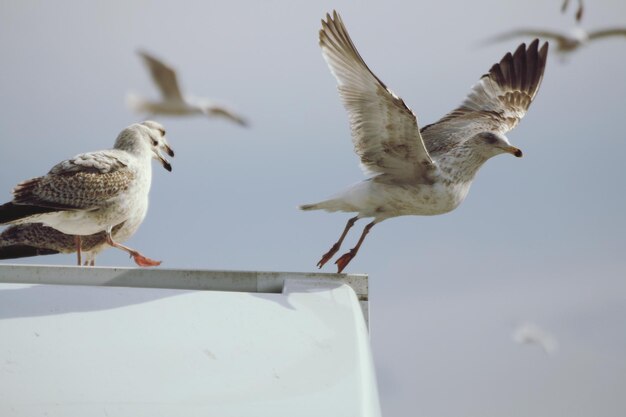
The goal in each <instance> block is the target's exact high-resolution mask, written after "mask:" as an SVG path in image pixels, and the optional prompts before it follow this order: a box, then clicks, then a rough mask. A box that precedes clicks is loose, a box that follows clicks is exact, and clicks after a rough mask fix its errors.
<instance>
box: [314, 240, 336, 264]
mask: <svg viewBox="0 0 626 417" xmlns="http://www.w3.org/2000/svg"><path fill="white" fill-rule="evenodd" d="M338 250H339V244H338V243H335V244H334V245H333V247H332V248H330V250H329V251H328V252H326V253H325V254H324V255H323V256H322V259H320V261H319V262H318V263H317V267H318V268H319V269H321V268H322V267H323V266H324V264H326V262H328V261H330V258H332V257H333V255H334V254H335V253H337V251H338Z"/></svg>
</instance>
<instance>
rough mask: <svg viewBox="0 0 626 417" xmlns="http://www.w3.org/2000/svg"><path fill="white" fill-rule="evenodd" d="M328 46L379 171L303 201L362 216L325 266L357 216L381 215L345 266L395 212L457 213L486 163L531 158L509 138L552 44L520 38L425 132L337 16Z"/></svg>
mask: <svg viewBox="0 0 626 417" xmlns="http://www.w3.org/2000/svg"><path fill="white" fill-rule="evenodd" d="M319 42H320V46H321V48H322V53H323V55H324V58H325V60H326V62H327V63H328V66H329V67H330V70H331V72H332V73H333V75H334V76H335V78H336V79H337V82H338V84H339V94H340V96H341V98H342V100H343V104H344V106H345V108H346V110H347V111H348V115H349V119H350V125H351V129H352V142H353V144H354V149H355V151H356V153H357V155H358V156H359V157H360V159H361V165H362V167H363V169H364V171H365V173H366V174H370V175H371V176H370V178H368V179H367V180H365V181H362V182H360V183H358V184H355V185H353V186H352V187H350V188H348V189H347V190H345V191H343V192H341V193H339V194H337V195H335V196H334V197H332V198H330V199H329V200H326V201H322V202H320V203H316V204H307V205H303V206H301V207H300V208H301V209H302V210H326V211H331V212H334V211H344V212H356V213H358V214H357V215H356V216H355V217H352V218H351V219H350V220H348V223H347V224H346V227H345V229H344V231H343V233H342V234H341V237H340V238H339V240H338V241H337V243H335V244H334V245H333V246H332V247H331V249H330V250H329V251H328V252H327V253H325V254H324V255H323V256H322V259H321V260H320V261H319V262H318V264H317V265H318V267H320V268H321V267H322V266H323V265H324V264H325V263H326V262H328V260H329V259H331V258H332V256H333V255H334V254H335V253H336V252H337V251H338V250H339V248H340V247H341V244H342V242H343V240H344V238H345V237H346V234H347V233H348V231H349V230H350V228H351V227H352V226H353V225H354V223H355V222H356V221H357V220H359V219H361V218H363V217H373V218H374V220H373V221H372V222H371V223H369V224H368V225H367V226H365V229H364V230H363V233H362V234H361V237H360V238H359V240H358V243H357V244H356V246H355V247H354V248H352V249H351V250H350V251H349V252H347V253H345V254H344V255H343V256H341V257H340V258H339V259H338V260H337V261H336V262H335V264H336V265H337V267H338V272H341V271H343V269H344V268H345V267H346V265H348V263H349V262H350V261H351V260H352V259H353V258H354V257H355V255H356V254H357V252H358V250H359V248H360V247H361V244H362V243H363V240H364V239H365V236H366V235H367V233H368V232H369V231H370V229H371V228H372V227H373V226H374V225H375V224H377V223H380V222H382V221H383V220H386V219H389V218H391V217H396V216H406V215H435V214H443V213H446V212H449V211H451V210H454V209H455V208H456V207H457V206H458V205H459V204H460V203H461V202H462V201H463V199H464V198H465V196H466V195H467V193H468V191H469V188H470V185H471V184H472V181H473V179H474V176H475V175H476V172H477V171H478V169H479V168H480V167H481V166H482V164H483V163H485V161H487V160H488V159H489V158H491V157H493V156H496V155H498V154H501V153H510V154H513V155H515V156H517V157H521V156H522V151H521V150H519V149H517V148H515V147H513V146H511V144H510V143H509V141H508V139H507V138H506V136H504V134H505V133H506V132H508V131H509V130H511V129H513V128H514V127H515V126H516V125H517V123H518V122H519V120H520V119H521V118H522V117H523V116H524V115H525V114H526V111H527V110H528V106H530V103H531V102H532V100H533V98H534V97H535V94H536V93H537V89H538V88H539V84H540V83H541V80H542V78H543V71H544V68H545V65H546V57H547V54H548V44H547V43H546V44H544V45H543V46H542V47H541V49H539V48H538V45H539V41H538V40H535V41H533V42H532V43H531V44H530V45H529V46H528V48H526V45H524V44H521V45H520V46H519V48H517V50H516V51H515V53H514V54H513V55H511V54H510V53H508V54H506V55H505V56H504V58H502V60H501V61H500V62H499V63H498V64H495V65H493V66H492V67H491V69H490V70H489V73H488V74H486V75H483V77H482V78H481V79H480V81H479V82H478V83H477V84H476V85H474V87H473V88H472V91H471V92H470V94H469V95H468V97H467V98H466V99H465V101H464V102H463V103H462V104H461V106H460V107H458V108H457V109H455V110H453V111H452V112H450V113H448V114H447V115H445V116H444V117H443V118H442V119H440V120H439V121H438V122H436V123H434V124H431V125H428V126H426V127H424V128H423V129H422V130H421V131H420V129H419V127H418V124H417V118H416V116H415V114H414V113H413V112H412V111H411V110H410V109H409V108H408V107H407V106H406V105H405V104H404V101H403V100H402V99H401V98H399V97H398V96H396V95H395V94H394V93H393V92H392V91H391V90H389V89H388V88H387V86H385V84H384V83H383V82H382V81H381V80H380V79H379V78H378V77H376V76H375V75H374V73H372V72H371V71H370V69H369V68H368V67H367V65H366V64H365V61H363V58H361V55H359V53H358V52H357V50H356V48H355V46H354V44H353V43H352V40H351V39H350V36H349V35H348V31H347V30H346V28H345V26H344V24H343V22H342V20H341V17H340V16H339V15H338V14H337V12H334V13H333V16H332V17H331V16H330V15H328V14H327V15H326V20H325V21H324V20H322V29H321V30H320V33H319Z"/></svg>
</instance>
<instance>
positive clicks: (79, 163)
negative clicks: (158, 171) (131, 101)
mask: <svg viewBox="0 0 626 417" xmlns="http://www.w3.org/2000/svg"><path fill="white" fill-rule="evenodd" d="M161 148H163V149H166V150H167V151H166V152H167V153H168V154H169V155H170V156H174V152H173V151H172V149H171V148H170V147H169V145H168V144H167V140H166V138H165V129H164V128H163V126H161V125H160V124H159V123H156V122H152V121H146V122H143V123H136V124H133V125H131V126H129V127H127V128H126V129H124V130H122V132H121V133H120V134H119V136H118V137H117V140H116V141H115V146H114V148H113V149H110V150H104V151H97V152H90V153H84V154H80V155H77V156H75V157H74V158H72V159H68V160H65V161H63V162H61V163H59V164H57V165H55V166H54V167H53V168H52V169H51V170H50V172H48V174H46V175H44V176H42V177H37V178H33V179H30V180H27V181H23V182H21V183H20V184H18V185H17V186H16V187H15V188H14V189H13V201H11V202H8V203H5V204H3V205H1V206H0V224H2V225H4V224H13V225H15V224H24V223H42V224H44V225H46V226H48V227H52V228H54V229H56V230H58V231H60V232H62V233H65V234H67V235H71V236H73V237H74V240H75V245H76V251H77V254H78V264H79V265H80V264H81V248H82V236H88V235H93V234H96V233H100V232H103V231H104V233H105V240H106V243H107V244H108V245H110V246H113V247H116V248H119V249H122V250H124V251H126V252H127V253H129V254H130V255H131V256H132V257H133V258H134V260H135V262H136V263H137V264H138V265H140V266H156V265H159V264H160V262H159V261H154V260H152V259H150V258H147V257H145V256H143V255H142V254H141V253H139V252H138V251H136V250H134V249H131V248H128V247H126V246H124V245H122V244H121V243H119V242H116V241H115V240H114V238H113V234H112V233H113V228H114V227H115V226H116V225H119V224H122V223H123V222H125V221H127V220H129V219H131V218H133V217H136V216H138V215H139V214H140V213H141V211H142V210H146V208H147V205H148V193H149V191H150V184H151V182H152V165H151V162H150V161H151V160H152V159H157V160H158V161H160V162H161V164H162V165H163V167H164V168H165V169H166V170H168V171H171V170H172V167H171V165H170V163H169V162H168V161H167V159H165V158H164V157H163V155H161V153H160V149H161Z"/></svg>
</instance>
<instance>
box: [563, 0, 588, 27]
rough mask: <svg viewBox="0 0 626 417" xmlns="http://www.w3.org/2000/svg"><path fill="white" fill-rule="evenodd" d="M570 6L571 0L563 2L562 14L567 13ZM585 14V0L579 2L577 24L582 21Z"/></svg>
mask: <svg viewBox="0 0 626 417" xmlns="http://www.w3.org/2000/svg"><path fill="white" fill-rule="evenodd" d="M568 5H569V0H563V5H562V6H561V13H565V11H566V10H567V6H568ZM583 12H584V5H583V0H578V9H576V21H577V22H580V21H581V20H582V18H583Z"/></svg>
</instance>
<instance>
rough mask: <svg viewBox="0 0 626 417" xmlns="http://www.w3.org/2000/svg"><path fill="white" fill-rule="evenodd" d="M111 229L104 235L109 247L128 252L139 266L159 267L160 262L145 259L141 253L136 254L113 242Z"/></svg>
mask: <svg viewBox="0 0 626 417" xmlns="http://www.w3.org/2000/svg"><path fill="white" fill-rule="evenodd" d="M112 229H113V227H109V228H107V230H106V235H107V243H108V244H109V245H111V246H113V247H114V248H118V249H121V250H123V251H124V252H128V253H129V254H130V256H132V257H133V259H134V260H135V263H136V264H137V265H139V266H159V265H161V261H155V260H153V259H150V258H147V257H145V256H143V255H142V254H141V253H139V252H137V251H136V250H134V249H131V248H129V247H128V246H124V245H122V244H121V243H117V242H116V241H114V240H113V236H111V230H112Z"/></svg>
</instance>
